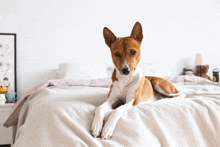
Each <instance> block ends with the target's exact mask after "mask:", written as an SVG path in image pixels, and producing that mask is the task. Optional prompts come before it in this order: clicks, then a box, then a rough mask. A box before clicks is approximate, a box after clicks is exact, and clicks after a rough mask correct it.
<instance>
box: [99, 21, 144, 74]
mask: <svg viewBox="0 0 220 147" xmlns="http://www.w3.org/2000/svg"><path fill="white" fill-rule="evenodd" d="M103 35H104V38H105V42H106V44H107V45H108V46H109V48H110V50H111V55H112V60H113V63H114V65H115V66H116V67H117V69H118V70H119V71H120V72H121V69H122V66H123V64H124V61H125V60H126V61H127V64H128V66H129V67H130V73H133V72H134V71H135V68H136V67H137V65H138V63H139V61H140V55H141V49H140V48H141V41H142V39H143V34H142V27H141V24H140V23H139V22H136V24H135V25H134V27H133V30H132V32H131V36H129V37H124V38H117V37H116V36H115V35H114V34H113V33H112V32H111V31H110V30H109V29H108V28H107V27H105V28H104V30H103ZM132 51H136V53H135V54H134V55H131V54H130V53H131V52H132ZM116 53H118V54H119V55H120V56H119V57H118V56H116V55H115V54H116ZM121 74H122V72H121Z"/></svg>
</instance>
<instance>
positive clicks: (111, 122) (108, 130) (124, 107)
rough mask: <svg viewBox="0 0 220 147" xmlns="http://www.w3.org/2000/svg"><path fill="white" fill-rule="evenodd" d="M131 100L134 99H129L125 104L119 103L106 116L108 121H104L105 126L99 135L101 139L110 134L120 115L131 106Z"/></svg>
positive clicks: (106, 137)
mask: <svg viewBox="0 0 220 147" xmlns="http://www.w3.org/2000/svg"><path fill="white" fill-rule="evenodd" d="M133 102H134V99H132V100H130V101H129V102H126V104H124V105H121V106H120V107H118V108H117V109H115V110H114V111H113V112H112V113H111V115H110V117H109V118H108V121H107V122H106V123H105V126H104V127H103V130H102V135H101V137H102V139H108V138H109V137H111V136H112V134H113V131H114V129H115V126H116V124H117V122H118V120H119V119H120V118H121V117H122V115H123V114H124V113H125V112H127V110H128V109H130V108H131V107H132V104H133Z"/></svg>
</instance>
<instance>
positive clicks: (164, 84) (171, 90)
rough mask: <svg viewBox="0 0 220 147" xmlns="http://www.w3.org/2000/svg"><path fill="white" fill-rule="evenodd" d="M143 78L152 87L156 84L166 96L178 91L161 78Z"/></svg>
mask: <svg viewBox="0 0 220 147" xmlns="http://www.w3.org/2000/svg"><path fill="white" fill-rule="evenodd" d="M145 78H147V79H148V80H149V81H150V82H151V84H152V85H153V87H154V86H155V85H156V84H157V83H158V85H159V86H160V88H161V89H163V90H164V92H165V93H167V94H172V93H178V92H179V91H178V90H177V89H176V87H174V86H173V85H172V84H171V83H170V82H168V81H167V80H164V79H162V78H158V77H150V76H145Z"/></svg>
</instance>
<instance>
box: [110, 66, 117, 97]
mask: <svg viewBox="0 0 220 147" xmlns="http://www.w3.org/2000/svg"><path fill="white" fill-rule="evenodd" d="M114 81H118V78H117V77H116V70H115V69H114V71H113V73H112V83H113V82H114ZM112 87H113V84H111V87H110V91H109V93H108V97H109V96H110V93H111V91H112Z"/></svg>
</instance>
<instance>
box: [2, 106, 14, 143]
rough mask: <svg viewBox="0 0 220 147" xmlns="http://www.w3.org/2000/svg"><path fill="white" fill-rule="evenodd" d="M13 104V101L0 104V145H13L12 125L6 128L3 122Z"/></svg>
mask: <svg viewBox="0 0 220 147" xmlns="http://www.w3.org/2000/svg"><path fill="white" fill-rule="evenodd" d="M14 105H15V104H14V103H6V104H4V105H0V147H1V145H4V144H10V145H11V147H12V145H13V136H14V133H13V132H14V131H13V130H14V127H9V128H6V127H4V126H3V124H4V122H5V121H6V119H7V118H8V116H9V114H10V112H11V111H12V108H13V106H14Z"/></svg>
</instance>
